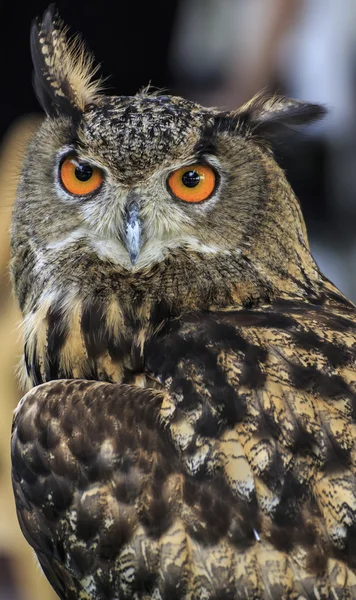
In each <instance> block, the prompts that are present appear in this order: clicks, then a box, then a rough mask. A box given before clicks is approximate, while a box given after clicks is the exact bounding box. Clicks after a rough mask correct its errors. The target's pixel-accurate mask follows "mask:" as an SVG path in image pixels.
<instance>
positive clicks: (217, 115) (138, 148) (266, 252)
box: [11, 8, 356, 600]
mask: <svg viewBox="0 0 356 600" xmlns="http://www.w3.org/2000/svg"><path fill="white" fill-rule="evenodd" d="M31 48H32V56H33V63H34V86H35V91H36V94H37V96H38V99H39V101H40V103H41V105H42V107H43V108H44V110H45V112H46V115H47V116H46V118H45V119H44V121H43V124H42V125H41V126H40V128H39V130H38V132H37V133H36V134H35V136H34V137H33V140H32V142H31V143H30V145H29V147H28V151H27V156H26V158H25V161H24V165H23V170H22V176H21V180H20V184H19V188H18V193H17V199H16V203H15V206H14V211H13V218H12V227H11V246H12V258H11V274H12V281H13V286H14V291H15V295H16V297H17V299H18V302H19V305H20V308H21V311H22V314H23V332H24V352H23V361H22V365H21V373H22V379H23V381H24V383H26V384H27V386H28V388H29V391H28V392H27V393H26V395H25V396H24V397H23V398H22V400H21V401H20V403H19V405H18V408H17V410H16V412H15V416H14V423H13V433H12V440H11V452H12V478H13V487H14V494H15V501H16V508H17V514H18V519H19V523H20V526H21V529H22V531H23V533H24V535H25V537H26V539H27V541H28V542H29V544H30V545H31V546H32V548H33V549H34V551H35V553H36V555H37V558H38V560H39V563H40V565H41V567H42V569H43V572H44V574H45V575H46V577H47V578H48V580H49V581H50V583H51V585H52V586H53V588H54V589H55V591H56V593H57V594H58V596H59V597H60V598H61V599H62V600H74V599H75V600H77V599H83V600H84V599H85V600H94V599H95V600H99V599H100V600H114V599H120V600H125V599H127V600H128V599H135V600H141V599H145V600H148V599H154V600H166V599H167V600H168V599H169V600H173V599H174V600H218V599H219V600H242V599H245V600H261V599H269V600H271V599H273V600H280V599H299V600H302V599H305V598H308V599H309V598H314V599H330V598H333V599H341V598H342V599H343V600H344V599H351V598H356V364H355V358H356V353H355V348H356V311H355V307H354V305H353V304H352V303H351V302H350V301H349V300H348V299H347V298H345V297H344V296H343V295H342V294H341V292H339V291H338V289H337V288H336V287H335V286H334V285H333V284H332V283H331V282H330V281H328V279H326V278H325V277H324V276H323V274H322V273H321V272H320V270H319V269H318V266H317V265H316V263H315V261H314V259H313V257H312V255H311V253H310V250H309V245H308V239H307V234H306V230H305V225H304V221H303V217H302V214H301V211H300V208H299V204H298V201H297V199H296V198H295V196H294V194H293V191H292V189H291V187H290V185H289V183H288V181H287V179H286V176H285V174H284V173H283V171H282V170H281V169H280V167H279V166H278V165H277V162H276V160H275V158H274V155H273V151H272V149H271V148H272V142H273V140H274V139H276V138H277V139H278V135H280V134H281V132H283V131H284V130H285V129H286V128H290V127H291V126H295V125H303V124H306V123H308V122H310V121H313V120H314V119H317V118H319V117H321V116H322V115H323V114H324V109H323V108H322V107H320V106H318V105H314V104H308V103H304V102H300V101H297V100H291V99H286V98H282V97H269V96H263V95H261V94H260V95H258V96H256V97H255V98H253V99H252V100H251V101H250V102H249V103H247V104H246V105H244V106H242V107H240V108H239V109H238V110H236V111H233V112H227V111H223V110H219V109H217V108H204V107H202V106H200V105H198V104H195V103H194V102H190V101H187V100H184V99H182V98H179V97H173V96H167V95H159V94H156V93H151V92H150V91H149V90H143V91H142V92H140V93H138V94H137V95H135V96H133V97H125V96H109V95H107V94H105V93H104V90H103V89H102V87H101V83H100V80H99V81H95V78H94V75H95V72H96V70H95V68H94V67H93V59H92V57H91V56H90V54H89V53H88V52H87V50H86V49H85V48H84V46H83V44H82V42H80V41H79V40H78V39H74V40H73V39H71V40H68V39H67V35H66V29H65V28H64V27H63V25H62V23H61V21H60V20H59V17H58V16H57V14H56V13H55V11H54V10H53V8H50V9H48V11H47V12H46V13H45V15H44V17H43V20H42V21H41V22H36V23H35V24H34V25H33V27H32V33H31Z"/></svg>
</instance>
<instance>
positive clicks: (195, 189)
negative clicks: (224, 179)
mask: <svg viewBox="0 0 356 600" xmlns="http://www.w3.org/2000/svg"><path fill="white" fill-rule="evenodd" d="M215 185H216V175H215V173H214V171H213V169H212V168H211V167H209V166H208V165H200V164H195V165H189V167H182V168H181V169H178V170H177V171H174V172H173V173H171V174H170V176H169V177H168V187H169V189H170V191H171V192H172V194H173V195H174V196H176V197H177V198H179V200H184V202H202V201H203V200H207V198H209V197H210V196H211V194H212V193H213V191H214V189H215Z"/></svg>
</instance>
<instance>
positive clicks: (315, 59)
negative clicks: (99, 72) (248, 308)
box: [0, 0, 356, 600]
mask: <svg viewBox="0 0 356 600" xmlns="http://www.w3.org/2000/svg"><path fill="white" fill-rule="evenodd" d="M46 5H47V2H46V1H44V2H43V1H33V2H31V3H26V4H24V5H23V6H21V11H20V10H19V6H18V5H16V4H14V3H12V4H10V3H7V4H6V5H5V3H1V0H0V23H1V25H0V27H1V33H2V35H1V36H0V53H1V56H3V57H6V60H5V59H4V60H3V62H2V67H1V65H0V70H1V69H2V81H3V82H4V83H6V85H5V86H4V87H3V90H4V91H3V93H2V94H1V95H0V108H1V110H0V144H1V146H0V411H1V412H0V414H1V418H0V600H51V599H53V597H54V594H53V592H52V591H51V589H50V587H49V585H48V584H47V581H46V580H45V578H44V577H43V576H42V574H41V572H40V569H39V567H38V566H37V564H36V560H35V558H34V556H33V554H32V551H31V550H30V548H29V547H28V545H27V543H26V542H25V540H24V539H23V537H22V534H21V532H20V530H19V526H18V524H17V519H16V516H15V509H14V502H13V497H12V490H11V485H10V458H9V445H10V431H11V421H12V413H13V410H14V408H15V407H16V404H17V402H18V401H19V399H20V397H21V390H20V389H19V388H18V387H17V380H16V376H15V370H16V364H17V362H18V360H19V357H20V354H21V352H22V345H21V339H20V329H19V323H20V315H19V313H18V310H17V307H16V304H15V302H14V300H13V298H12V295H11V290H10V283H9V276H8V260H9V224H10V215H11V206H12V203H13V199H14V195H15V190H16V183H17V179H18V173H19V169H20V166H21V157H22V155H23V152H24V149H25V148H26V144H27V141H28V139H29V136H30V135H31V132H32V131H33V130H34V129H35V128H36V126H37V125H38V122H39V119H40V109H39V107H38V106H37V104H36V99H35V97H34V94H33V92H32V89H31V70H32V67H31V62H30V56H29V43H28V37H29V27H30V22H31V19H32V18H33V17H34V16H36V15H37V14H41V13H42V12H43V10H44V8H45V7H46ZM57 5H58V7H59V9H60V12H61V15H62V17H63V18H64V19H65V21H66V22H68V23H69V24H71V25H72V26H73V29H72V32H75V31H82V32H83V35H84V37H85V38H86V39H87V41H88V45H89V47H91V48H92V49H93V50H94V51H95V53H96V55H97V58H98V61H100V62H102V65H103V72H104V75H109V74H110V73H111V72H112V73H113V74H115V75H116V77H114V78H113V79H111V80H109V84H110V85H111V86H112V89H111V90H110V91H111V93H117V94H132V93H134V92H135V91H137V90H138V89H139V88H141V87H143V86H144V85H146V84H147V83H148V82H149V81H151V83H152V85H154V86H158V87H163V88H167V89H168V91H171V92H173V93H178V94H181V95H184V96H187V97H189V98H191V99H193V100H197V101H199V102H201V103H203V104H206V105H213V104H214V105H220V106H222V107H227V108H235V107H237V106H238V105H239V104H241V103H243V102H244V101H246V100H247V99H249V98H250V97H251V96H252V95H253V94H254V93H256V92H257V91H259V90H261V89H262V88H265V89H269V90H271V91H279V92H281V93H285V94H287V95H291V96H294V97H297V98H300V99H304V100H308V101H314V102H321V103H322V104H325V105H327V106H328V107H330V109H331V111H330V115H329V116H328V117H327V118H326V119H325V120H324V121H323V122H322V123H320V124H318V125H315V126H313V127H312V128H311V129H310V130H309V132H304V131H303V132H302V133H301V134H299V135H297V136H296V137H295V138H293V139H292V142H290V141H288V140H287V139H286V140H281V141H280V144H279V145H277V147H276V148H275V151H276V154H277V157H278V160H279V161H280V164H281V165H282V166H283V168H285V169H286V172H287V175H288V177H289V179H290V181H291V183H292V185H293V187H294V189H295V191H296V193H297V195H298V197H299V199H300V201H301V205H302V209H303V212H304V215H305V218H306V221H307V227H308V231H309V235H310V240H311V247H312V251H313V253H314V255H315V257H316V259H317V261H318V262H319V264H320V266H321V268H322V270H323V271H324V272H325V274H326V275H327V276H328V277H329V278H330V279H332V280H333V281H334V282H335V283H336V284H337V285H338V286H339V287H340V288H341V289H342V291H343V292H344V293H346V294H347V295H348V296H349V297H350V298H352V299H354V300H355V299H356V261H355V257H356V238H355V233H354V230H355V218H356V194H355V190H356V135H355V133H356V1H355V0H170V1H169V2H167V1H164V2H163V1H162V2H159V1H158V0H157V1H156V2H150V1H148V0H146V1H145V2H143V1H142V2H140V1H134V0H132V2H130V3H122V4H120V11H121V13H120V14H121V21H120V22H118V21H117V20H116V18H114V7H113V3H111V2H109V1H106V0H102V1H101V3H100V7H99V6H98V5H97V3H96V2H88V1H87V2H84V0H82V1H80V0H77V1H76V2H73V1H72V0H68V1H65V0H63V1H61V0H59V1H58V2H57ZM122 23H123V24H124V26H122ZM14 32H16V35H17V38H16V43H15V42H14V39H15V38H14ZM15 50H16V51H15ZM34 110H37V114H30V115H29V113H30V112H33V111H34Z"/></svg>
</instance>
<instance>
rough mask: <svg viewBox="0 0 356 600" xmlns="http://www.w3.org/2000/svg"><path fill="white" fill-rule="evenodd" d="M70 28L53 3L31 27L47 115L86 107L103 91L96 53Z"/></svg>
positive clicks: (37, 88) (36, 85) (36, 84)
mask: <svg viewBox="0 0 356 600" xmlns="http://www.w3.org/2000/svg"><path fill="white" fill-rule="evenodd" d="M67 32H68V29H67V28H66V27H65V26H64V24H63V22H62V21H61V19H60V17H59V15H58V13H57V11H56V8H55V5H54V4H52V5H51V6H50V7H49V8H48V9H47V11H46V12H45V14H44V16H43V20H42V22H39V21H37V20H36V21H34V22H33V24H32V28H31V54H32V61H33V66H34V79H33V81H34V88H35V92H36V95H37V97H38V99H39V101H40V103H41V105H42V107H43V108H44V110H45V111H46V113H47V114H48V115H55V114H61V113H63V114H69V115H73V114H74V113H75V111H78V110H79V111H83V110H84V109H85V107H86V106H87V105H88V104H90V103H91V102H96V101H97V100H98V98H99V95H100V93H101V91H102V80H100V79H98V80H96V81H95V80H94V77H95V75H96V73H97V71H98V67H94V66H93V62H94V59H93V57H92V56H91V55H90V53H89V52H88V51H87V50H86V48H85V45H84V42H83V41H82V40H81V39H80V37H79V36H76V37H74V38H72V39H68V36H67Z"/></svg>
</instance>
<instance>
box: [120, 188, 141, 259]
mask: <svg viewBox="0 0 356 600" xmlns="http://www.w3.org/2000/svg"><path fill="white" fill-rule="evenodd" d="M129 196H130V194H129ZM139 210H140V205H139V202H138V199H137V197H134V199H131V200H130V199H129V202H128V204H127V206H126V209H125V230H124V244H125V248H126V250H127V252H128V253H129V256H130V260H131V264H132V265H134V264H136V262H137V259H138V257H139V254H140V248H141V241H142V227H141V221H140V219H139Z"/></svg>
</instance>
